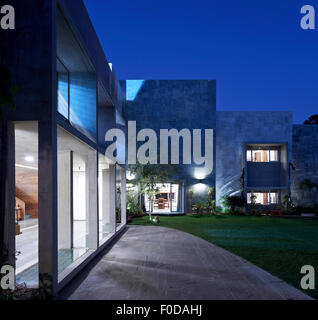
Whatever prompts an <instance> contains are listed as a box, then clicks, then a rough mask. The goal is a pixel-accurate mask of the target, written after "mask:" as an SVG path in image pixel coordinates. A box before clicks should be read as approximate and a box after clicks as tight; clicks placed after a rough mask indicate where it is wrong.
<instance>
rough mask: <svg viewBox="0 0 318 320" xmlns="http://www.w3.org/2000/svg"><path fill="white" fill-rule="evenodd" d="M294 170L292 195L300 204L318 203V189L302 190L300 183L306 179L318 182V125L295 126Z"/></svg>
mask: <svg viewBox="0 0 318 320" xmlns="http://www.w3.org/2000/svg"><path fill="white" fill-rule="evenodd" d="M292 163H293V165H294V166H295V171H294V172H293V182H292V195H293V197H294V199H295V201H296V202H297V204H299V205H304V206H310V205H312V203H313V202H314V203H316V204H318V190H317V188H313V189H312V190H301V189H300V188H299V184H300V183H301V182H303V181H304V180H305V179H309V180H311V181H312V182H314V183H318V125H294V126H293V156H292Z"/></svg>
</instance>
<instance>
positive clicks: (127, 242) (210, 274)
mask: <svg viewBox="0 0 318 320" xmlns="http://www.w3.org/2000/svg"><path fill="white" fill-rule="evenodd" d="M84 277H85V279H82V282H81V283H80V284H79V286H78V287H77V288H76V289H74V287H75V286H77V285H78V284H73V285H72V286H73V288H68V289H67V290H68V294H70V293H71V294H70V296H69V299H80V300H87V299H110V300H114V299H123V300H126V299H129V300H130V299H132V300H138V299H145V300H153V299H155V300H156V299H157V300H178V299H180V300H183V299H185V300H187V299H191V300H196V299H202V300H210V299H218V300H220V299H275V300H276V299H310V298H309V297H308V296H306V295H305V294H303V293H302V292H300V291H298V290H297V289H295V288H293V287H291V286H289V285H288V284H286V283H285V282H283V281H281V280H280V279H278V278H276V277H273V276H272V275H270V274H269V273H267V272H265V271H264V270H262V269H260V268H258V267H256V266H254V265H252V264H250V263H248V262H246V261H245V260H243V259H242V258H240V257H237V256H235V255H233V254H231V253H229V252H228V251H226V250H224V249H222V248H219V247H217V246H215V245H213V244H210V243H209V242H207V241H204V240H202V239H200V238H197V237H195V236H192V235H190V234H188V233H184V232H181V231H177V230H173V229H168V228H162V227H150V226H149V227H148V226H146V227H144V226H129V227H128V230H127V231H126V232H125V233H124V234H123V235H122V237H121V238H120V239H119V240H118V241H117V242H116V243H115V244H114V246H113V247H112V248H111V249H110V251H109V252H108V253H106V254H105V255H104V256H103V257H102V258H101V260H100V261H99V262H98V263H97V264H96V265H95V266H94V267H93V268H92V269H91V270H90V271H89V272H88V273H87V274H86V275H85V276H84Z"/></svg>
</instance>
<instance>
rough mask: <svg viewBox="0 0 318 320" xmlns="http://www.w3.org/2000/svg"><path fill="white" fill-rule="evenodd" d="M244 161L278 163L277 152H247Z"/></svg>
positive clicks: (262, 150)
mask: <svg viewBox="0 0 318 320" xmlns="http://www.w3.org/2000/svg"><path fill="white" fill-rule="evenodd" d="M246 161H252V162H270V161H278V150H270V149H269V150H265V149H260V150H247V151H246Z"/></svg>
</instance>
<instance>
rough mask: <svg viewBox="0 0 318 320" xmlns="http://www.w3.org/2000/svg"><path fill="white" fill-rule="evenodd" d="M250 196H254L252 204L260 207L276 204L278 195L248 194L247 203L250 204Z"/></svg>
mask: <svg viewBox="0 0 318 320" xmlns="http://www.w3.org/2000/svg"><path fill="white" fill-rule="evenodd" d="M252 195H253V196H254V202H255V203H256V204H261V205H270V204H278V193H277V192H270V193H269V192H253V193H252V192H248V193H247V195H246V196H247V203H248V204H251V203H252Z"/></svg>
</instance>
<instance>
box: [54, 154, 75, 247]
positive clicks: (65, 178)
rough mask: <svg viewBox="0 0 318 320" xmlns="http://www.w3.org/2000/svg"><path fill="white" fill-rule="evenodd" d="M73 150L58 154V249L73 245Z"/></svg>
mask: <svg viewBox="0 0 318 320" xmlns="http://www.w3.org/2000/svg"><path fill="white" fill-rule="evenodd" d="M71 170H72V165H71V152H70V151H67V152H63V153H59V154H58V177H57V181H58V230H59V234H58V249H70V248H71V247H72V212H71V197H72V192H71V177H72V175H71Z"/></svg>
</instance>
